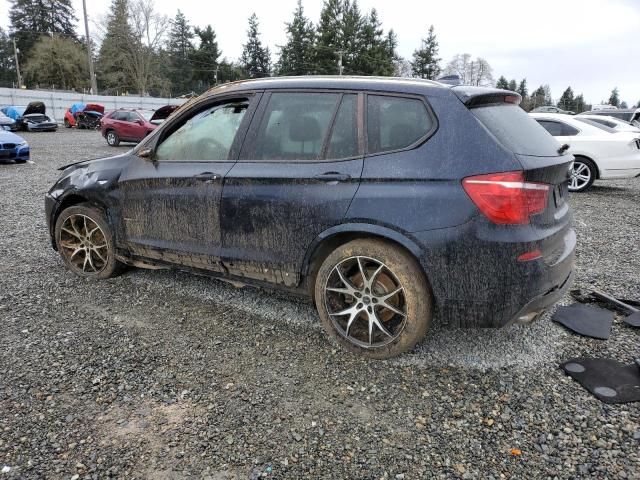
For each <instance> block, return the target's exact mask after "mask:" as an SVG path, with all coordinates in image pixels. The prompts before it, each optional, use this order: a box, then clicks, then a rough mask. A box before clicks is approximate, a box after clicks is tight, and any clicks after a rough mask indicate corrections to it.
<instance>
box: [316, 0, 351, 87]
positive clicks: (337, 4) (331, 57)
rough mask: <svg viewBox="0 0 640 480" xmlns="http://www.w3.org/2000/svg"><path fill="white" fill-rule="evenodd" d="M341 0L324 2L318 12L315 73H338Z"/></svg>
mask: <svg viewBox="0 0 640 480" xmlns="http://www.w3.org/2000/svg"><path fill="white" fill-rule="evenodd" d="M343 11H344V7H343V2H342V0H325V2H324V4H323V6H322V11H321V12H320V23H319V24H318V27H317V29H316V32H317V33H316V44H315V48H314V50H315V52H314V57H315V62H314V63H315V65H316V73H318V74H322V75H335V74H337V73H339V72H338V66H337V60H338V55H339V53H338V52H339V51H341V50H342V47H343V42H342V28H341V27H342V14H343Z"/></svg>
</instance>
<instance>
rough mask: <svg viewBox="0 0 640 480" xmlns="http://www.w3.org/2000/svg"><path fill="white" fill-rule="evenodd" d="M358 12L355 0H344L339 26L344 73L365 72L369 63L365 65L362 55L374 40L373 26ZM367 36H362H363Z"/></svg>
mask: <svg viewBox="0 0 640 480" xmlns="http://www.w3.org/2000/svg"><path fill="white" fill-rule="evenodd" d="M367 20H368V19H367V18H364V17H363V16H362V14H361V13H360V7H359V6H358V2H357V0H353V2H350V1H349V0H345V1H344V2H343V4H342V17H341V18H340V22H339V26H338V28H339V29H340V32H339V33H340V39H341V47H340V50H342V53H343V55H342V67H343V73H344V74H347V75H349V74H355V75H358V74H365V70H368V69H369V65H365V60H364V58H363V57H362V55H363V54H365V53H367V52H365V50H369V49H371V48H372V47H373V43H374V41H375V39H374V37H375V34H376V32H375V26H374V25H372V24H371V23H368V21H367ZM365 36H366V37H367V38H364V37H365Z"/></svg>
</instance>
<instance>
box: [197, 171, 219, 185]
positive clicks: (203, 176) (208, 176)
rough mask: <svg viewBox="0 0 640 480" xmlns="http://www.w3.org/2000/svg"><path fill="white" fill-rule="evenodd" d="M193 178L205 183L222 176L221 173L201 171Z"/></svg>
mask: <svg viewBox="0 0 640 480" xmlns="http://www.w3.org/2000/svg"><path fill="white" fill-rule="evenodd" d="M193 178H195V179H196V180H200V181H202V182H205V183H212V182H213V181H214V180H218V179H219V178H220V175H218V174H217V173H213V172H202V173H199V174H198V175H195V176H194V177H193Z"/></svg>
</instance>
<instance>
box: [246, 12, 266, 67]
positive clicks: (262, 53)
mask: <svg viewBox="0 0 640 480" xmlns="http://www.w3.org/2000/svg"><path fill="white" fill-rule="evenodd" d="M258 26H259V24H258V17H257V16H256V14H255V13H254V14H252V15H251V17H249V29H248V30H247V43H246V44H244V45H243V46H242V48H243V50H242V56H241V57H240V64H241V66H242V68H243V70H244V71H245V74H246V75H247V76H248V77H249V78H260V77H268V76H269V73H270V71H271V53H270V52H269V47H263V46H262V42H261V41H260V33H259V31H258Z"/></svg>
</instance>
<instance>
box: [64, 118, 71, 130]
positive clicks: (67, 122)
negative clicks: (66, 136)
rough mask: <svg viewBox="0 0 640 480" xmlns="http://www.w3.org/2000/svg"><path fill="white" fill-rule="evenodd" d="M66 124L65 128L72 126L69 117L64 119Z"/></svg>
mask: <svg viewBox="0 0 640 480" xmlns="http://www.w3.org/2000/svg"><path fill="white" fill-rule="evenodd" d="M64 126H65V128H71V123H69V119H68V118H65V119H64Z"/></svg>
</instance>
